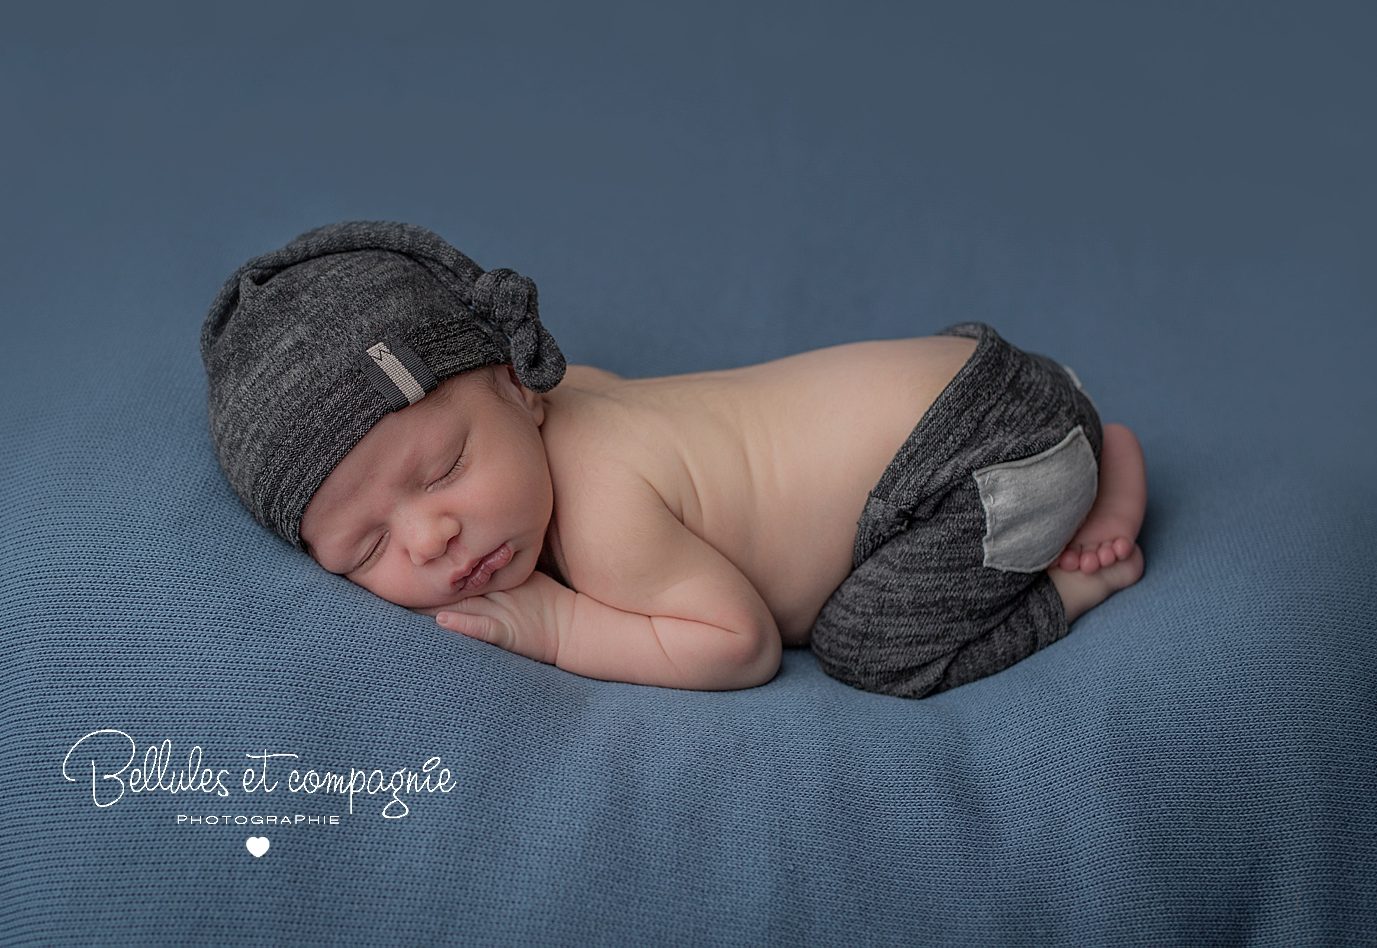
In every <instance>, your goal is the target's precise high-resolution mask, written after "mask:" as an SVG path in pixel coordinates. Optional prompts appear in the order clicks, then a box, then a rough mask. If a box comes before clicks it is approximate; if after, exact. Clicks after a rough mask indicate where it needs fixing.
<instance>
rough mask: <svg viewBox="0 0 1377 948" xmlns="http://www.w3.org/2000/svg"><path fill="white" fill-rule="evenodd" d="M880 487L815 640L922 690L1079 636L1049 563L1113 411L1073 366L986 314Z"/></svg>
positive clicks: (861, 678) (848, 667) (840, 662)
mask: <svg viewBox="0 0 1377 948" xmlns="http://www.w3.org/2000/svg"><path fill="white" fill-rule="evenodd" d="M937 335H951V336H966V337H968V338H974V339H978V340H979V343H978V345H977V346H976V349H975V352H974V353H973V354H972V355H971V357H970V359H969V360H968V361H967V362H966V364H965V365H964V366H962V367H961V370H960V371H959V372H957V374H956V377H955V378H953V379H952V380H951V382H950V383H949V384H948V385H947V387H946V388H945V389H943V390H942V393H941V394H940V395H939V396H938V397H937V400H936V401H935V402H933V404H932V406H931V407H930V408H929V409H928V410H927V413H926V414H924V415H923V417H922V418H921V419H919V421H918V423H917V425H916V426H915V427H914V429H913V431H912V432H910V433H909V436H908V440H907V441H905V442H904V444H903V445H902V446H901V447H900V448H899V451H898V452H897V453H896V454H895V456H894V459H893V460H892V461H891V462H890V464H889V466H888V467H887V468H886V469H885V472H884V474H882V475H881V477H880V480H879V482H878V483H877V484H876V485H875V487H874V489H873V490H871V492H870V495H869V497H868V498H867V500H866V505H865V509H864V511H863V512H862V514H861V519H860V521H859V522H858V524H857V531H856V546H855V550H854V553H853V556H852V571H851V573H850V574H849V575H848V576H847V578H846V579H845V580H844V581H843V582H842V584H841V585H840V586H838V587H837V589H836V590H835V591H834V592H833V593H832V595H831V597H830V598H829V599H828V600H827V602H826V603H824V604H823V607H822V611H821V612H820V613H819V615H818V618H817V621H816V622H815V623H814V625H813V629H812V632H811V642H810V648H811V649H812V651H813V653H814V654H815V655H816V656H817V658H818V663H819V664H820V665H821V666H822V669H823V671H825V672H826V673H827V674H829V675H831V676H832V677H834V678H837V679H839V680H840V681H843V682H846V683H847V684H849V685H852V686H854V687H857V688H861V689H863V690H866V691H874V692H878V693H881V694H888V695H895V696H898V697H906V698H921V697H924V696H927V695H930V694H936V693H937V692H941V691H945V690H947V689H949V688H954V687H956V686H958V685H962V684H965V683H966V682H969V681H974V680H976V679H979V678H983V677H985V676H986V675H991V674H994V673H995V672H997V671H1000V670H1002V669H1004V668H1008V667H1009V666H1010V665H1012V664H1014V663H1015V662H1017V661H1020V660H1021V659H1023V658H1026V657H1027V656H1029V655H1031V654H1032V653H1033V652H1035V651H1037V650H1038V649H1040V648H1043V647H1044V646H1047V645H1050V644H1051V643H1053V642H1055V641H1057V640H1058V639H1060V638H1062V637H1063V636H1065V635H1066V633H1067V631H1068V623H1067V620H1066V612H1065V610H1064V608H1063V607H1062V602H1061V597H1060V596H1059V595H1058V593H1057V590H1056V587H1055V586H1053V585H1052V580H1051V578H1050V577H1049V576H1048V575H1047V572H1046V569H1047V567H1048V566H1050V565H1052V564H1053V563H1054V562H1055V561H1056V559H1057V557H1058V556H1059V555H1060V553H1061V551H1062V550H1063V549H1064V548H1065V546H1066V544H1067V542H1069V541H1070V539H1071V537H1072V536H1074V535H1075V532H1076V530H1077V528H1078V527H1079V526H1080V524H1081V523H1082V522H1083V521H1084V520H1085V517H1086V514H1087V513H1089V511H1090V507H1091V506H1092V505H1093V504H1094V502H1095V495H1096V492H1097V488H1098V484H1099V457H1100V448H1101V445H1102V443H1103V430H1102V429H1101V426H1100V416H1099V414H1098V412H1097V411H1096V409H1095V406H1094V404H1093V403H1092V402H1091V400H1090V397H1089V396H1088V395H1086V394H1085V393H1084V392H1083V391H1082V390H1081V385H1080V380H1079V379H1077V378H1076V376H1075V373H1073V372H1072V371H1071V370H1070V369H1069V368H1067V367H1066V366H1063V365H1061V364H1060V363H1058V362H1056V361H1054V360H1053V359H1050V358H1048V357H1047V356H1044V355H1040V354H1038V353H1031V352H1024V351H1023V350H1022V349H1019V348H1017V347H1016V346H1013V345H1011V344H1010V343H1008V342H1007V341H1005V340H1004V339H1003V338H1002V337H1001V336H1000V335H999V334H998V333H997V332H996V331H995V330H994V329H993V328H992V327H990V326H988V325H986V324H985V323H978V322H967V323H957V324H955V325H953V326H948V327H947V328H946V329H943V330H942V331H941V332H939V333H937Z"/></svg>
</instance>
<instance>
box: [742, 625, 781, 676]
mask: <svg viewBox="0 0 1377 948" xmlns="http://www.w3.org/2000/svg"><path fill="white" fill-rule="evenodd" d="M748 641H749V642H750V646H749V648H748V649H747V651H746V655H745V658H744V660H743V663H742V669H743V672H744V674H743V678H744V681H745V683H744V684H743V685H742V687H744V688H754V687H755V686H756V685H763V684H766V683H767V682H769V681H771V680H772V679H773V678H774V677H775V675H777V674H779V665H780V662H781V660H782V658H783V655H784V643H783V641H782V640H781V639H780V636H779V633H778V632H775V631H773V630H770V631H768V632H766V633H763V634H760V635H754V636H750V637H749V639H748Z"/></svg>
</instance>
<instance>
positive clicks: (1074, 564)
mask: <svg viewBox="0 0 1377 948" xmlns="http://www.w3.org/2000/svg"><path fill="white" fill-rule="evenodd" d="M1057 567H1058V568H1059V569H1064V570H1066V571H1067V572H1068V573H1069V572H1073V571H1075V570H1078V569H1080V567H1081V551H1080V548H1079V547H1076V548H1074V549H1073V548H1072V547H1069V546H1068V547H1067V548H1066V549H1064V550H1062V551H1061V558H1060V559H1058V560H1057Z"/></svg>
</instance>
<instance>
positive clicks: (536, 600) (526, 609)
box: [425, 570, 573, 665]
mask: <svg viewBox="0 0 1377 948" xmlns="http://www.w3.org/2000/svg"><path fill="white" fill-rule="evenodd" d="M565 595H573V590H571V589H569V588H568V587H567V586H562V585H560V584H559V583H558V582H556V581H555V580H554V579H552V578H551V577H549V576H547V575H545V574H544V573H542V572H540V571H539V570H536V571H535V572H533V573H531V575H530V578H529V579H527V580H526V581H525V582H524V583H522V584H521V585H520V586H516V587H513V588H512V589H499V590H496V591H495V592H490V593H484V594H483V595H481V596H470V597H468V598H467V599H461V600H459V601H458V602H456V603H453V604H451V605H448V606H442V607H440V608H439V609H436V610H425V611H427V612H432V611H433V612H434V613H436V615H435V619H436V621H437V622H439V623H440V624H441V625H443V626H444V627H445V628H447V629H454V630H455V631H456V632H462V633H464V634H465V635H467V636H470V637H472V638H475V639H482V640H483V641H484V642H491V643H492V644H493V645H496V646H499V647H500V648H504V649H506V650H507V651H509V652H515V653H516V654H518V655H525V656H526V657H527V658H534V659H535V660H536V661H539V662H544V663H545V664H547V665H553V664H554V663H555V656H556V653H557V652H558V651H559V603H560V600H561V598H562V597H563V596H565Z"/></svg>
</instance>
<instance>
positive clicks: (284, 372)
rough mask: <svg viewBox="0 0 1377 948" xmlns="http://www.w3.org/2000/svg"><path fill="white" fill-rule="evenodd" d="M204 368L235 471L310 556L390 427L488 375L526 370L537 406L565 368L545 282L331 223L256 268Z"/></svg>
mask: <svg viewBox="0 0 1377 948" xmlns="http://www.w3.org/2000/svg"><path fill="white" fill-rule="evenodd" d="M201 360H202V362H203V363H204V365H205V370H206V376H207V380H208V386H207V387H208V393H209V397H208V402H209V413H210V431H211V439H212V441H213V443H214V445H215V453H216V458H217V459H218V460H219V463H220V467H221V468H222V469H223V470H224V472H225V474H226V476H227V477H228V478H229V482H230V485H231V486H232V487H233V488H234V490H235V493H236V494H238V496H239V499H240V500H241V501H242V502H243V503H244V505H245V506H246V507H247V508H248V509H249V511H250V512H251V513H252V514H253V515H254V519H256V520H257V521H258V522H259V523H262V524H263V525H265V526H267V527H269V528H271V529H272V530H273V531H274V532H275V533H277V534H278V536H281V537H282V538H283V539H285V540H287V541H288V542H289V543H291V544H292V545H294V546H295V547H296V548H297V549H299V550H302V551H305V550H306V545H305V542H304V541H303V540H302V539H301V533H300V526H301V516H302V513H303V512H304V511H305V510H306V507H307V505H308V504H309V503H310V501H311V497H312V495H314V494H315V492H316V490H317V488H319V487H320V485H321V483H323V482H324V480H325V478H326V477H327V476H328V475H329V474H330V472H331V471H332V470H334V468H335V465H337V464H338V463H339V462H340V460H341V459H342V458H343V457H344V456H345V455H346V454H348V453H349V451H350V450H351V449H352V448H353V447H354V446H355V445H356V444H358V443H359V441H360V440H361V439H362V438H363V436H364V435H365V434H367V433H368V431H369V429H370V428H372V427H373V425H374V424H376V423H377V421H378V419H380V418H381V417H382V416H383V415H385V414H387V413H388V412H392V411H397V410H399V409H402V408H405V407H407V406H408V405H411V404H414V403H416V402H417V401H419V400H420V399H421V398H423V397H425V395H426V393H427V392H429V391H431V390H432V389H434V388H435V386H437V385H438V384H440V382H441V381H442V380H443V379H445V378H447V377H448V376H451V375H457V374H459V373H460V372H466V371H469V370H472V369H477V368H482V367H483V366H488V365H497V364H505V363H511V365H512V367H513V368H514V369H515V370H516V375H517V378H518V379H519V380H520V381H521V383H522V384H523V385H524V386H526V387H527V388H529V389H531V390H532V391H536V392H548V391H549V390H550V389H552V388H554V387H555V386H556V385H558V384H559V380H560V379H561V378H562V377H563V376H564V368H565V363H564V355H563V354H562V353H561V352H560V350H559V347H558V346H557V345H556V344H555V340H554V338H553V337H552V336H551V335H550V333H549V332H548V331H547V330H546V329H545V327H544V326H543V325H541V322H540V317H539V310H538V307H537V304H536V285H535V283H534V282H533V281H531V280H530V279H529V278H528V277H524V276H522V275H521V274H519V273H517V272H516V271H514V270H510V269H506V268H502V269H497V270H488V271H484V270H482V269H480V268H479V267H478V265H477V264H475V263H474V262H473V261H472V260H470V259H469V258H468V257H467V256H465V255H464V254H463V253H461V252H460V251H459V250H458V249H456V248H455V247H453V246H452V245H451V244H449V243H447V242H446V241H445V240H444V239H443V238H441V237H440V236H439V235H438V234H436V233H435V232H434V231H431V230H428V229H426V228H424V227H421V226H418V225H415V224H407V223H401V222H395V221H341V222H339V223H335V224H326V225H323V226H320V227H316V228H314V229H312V230H309V231H306V232H305V233H303V234H300V235H298V236H297V237H295V238H293V239H292V240H291V241H290V242H288V243H287V245H286V246H284V247H281V248H279V249H277V250H273V251H270V252H268V253H264V254H260V255H258V256H256V257H254V258H252V259H251V260H249V261H247V262H246V263H244V264H242V265H241V266H240V267H239V268H238V269H236V270H235V271H234V273H232V274H231V275H230V276H229V278H228V279H227V280H226V281H225V283H224V285H223V286H222V287H221V288H220V291H219V293H217V294H216V296H215V299H214V301H213V302H212V303H211V306H210V311H209V312H208V313H207V314H206V317H205V320H204V322H203V324H202V327H201Z"/></svg>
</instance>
